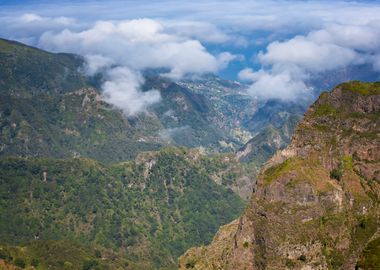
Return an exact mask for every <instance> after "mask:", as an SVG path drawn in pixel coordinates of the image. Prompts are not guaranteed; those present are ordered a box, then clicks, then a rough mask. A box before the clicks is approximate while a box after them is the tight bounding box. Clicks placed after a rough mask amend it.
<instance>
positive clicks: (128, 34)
mask: <svg viewBox="0 0 380 270" xmlns="http://www.w3.org/2000/svg"><path fill="white" fill-rule="evenodd" d="M29 16H32V15H29ZM35 16H37V15H35ZM41 20H43V18H41ZM172 32H173V31H172V29H167V28H166V26H165V25H164V24H162V23H160V22H158V21H155V20H152V19H137V20H126V21H117V22H112V21H98V22H96V23H95V24H94V25H93V26H92V27H90V28H88V29H85V30H80V31H75V30H71V29H68V28H65V29H64V30H62V31H58V32H56V31H46V32H44V33H43V34H41V36H40V38H39V40H38V44H37V45H38V46H39V47H41V48H44V49H47V50H50V51H56V52H62V51H64V52H72V53H77V54H81V55H84V56H85V59H86V60H87V61H86V66H85V70H86V71H87V73H88V74H89V75H94V74H96V73H98V72H103V73H104V74H105V78H106V80H107V81H106V82H105V83H104V84H103V87H102V88H103V90H104V95H105V97H106V101H108V102H109V103H111V104H113V105H115V106H116V107H117V108H120V109H122V110H123V111H124V112H125V113H126V114H127V115H134V114H137V113H139V112H141V111H144V110H145V109H146V108H147V107H148V106H149V105H152V104H154V103H156V102H158V101H159V100H160V94H159V92H158V91H157V90H150V91H146V92H142V91H141V90H140V87H141V85H142V84H143V82H144V81H143V79H142V76H141V74H140V72H141V71H142V70H144V69H148V68H149V69H158V68H165V69H166V70H169V72H168V73H166V74H163V75H164V76H167V77H170V78H172V79H180V78H182V77H184V76H186V75H188V74H203V73H215V72H217V71H218V70H219V69H221V68H225V67H226V66H227V65H228V63H229V62H230V61H232V60H234V59H235V58H236V56H234V55H232V54H231V53H228V52H223V53H220V54H218V55H212V54H211V53H209V52H208V51H207V49H206V48H205V47H204V46H203V45H202V44H201V43H200V42H199V41H198V40H195V39H191V38H188V37H187V36H183V35H179V34H174V33H172ZM214 38H217V37H214ZM115 67H116V68H115Z"/></svg>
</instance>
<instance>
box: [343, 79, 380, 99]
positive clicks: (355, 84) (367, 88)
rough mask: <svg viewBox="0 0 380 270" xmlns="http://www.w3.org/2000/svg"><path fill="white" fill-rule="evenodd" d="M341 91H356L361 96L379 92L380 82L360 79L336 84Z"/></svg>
mask: <svg viewBox="0 0 380 270" xmlns="http://www.w3.org/2000/svg"><path fill="white" fill-rule="evenodd" d="M338 87H340V88H342V90H343V91H350V92H353V93H358V94H361V95H363V96H371V95H378V94H380V82H374V83H367V82H360V81H351V82H346V83H342V84H340V85H338Z"/></svg>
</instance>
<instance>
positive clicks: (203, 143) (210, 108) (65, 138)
mask: <svg viewBox="0 0 380 270" xmlns="http://www.w3.org/2000/svg"><path fill="white" fill-rule="evenodd" d="M83 64H84V60H83V59H82V58H81V57H80V56H76V55H71V54H53V53H49V52H45V51H42V50H39V49H36V48H33V47H29V46H26V45H23V44H20V43H17V42H13V41H8V40H4V39H0V78H1V79H0V97H1V98H0V141H1V145H0V156H13V155H15V156H19V157H46V156H49V157H57V158H71V157H76V156H82V157H86V158H93V159H96V160H99V161H101V162H105V163H113V162H120V161H124V160H127V159H133V158H135V157H136V156H137V154H138V153H139V152H141V151H150V150H158V149H159V148H160V147H162V146H165V145H169V144H174V145H179V146H186V147H203V148H205V149H206V150H207V151H209V152H219V151H222V152H225V151H232V150H234V149H237V148H239V147H241V146H242V145H243V143H245V142H246V141H247V140H248V138H249V134H245V135H244V136H245V137H244V136H243V137H244V138H242V136H240V135H235V134H236V132H235V131H233V130H236V129H238V125H237V124H236V123H235V124H234V125H232V124H231V125H229V126H228V127H226V126H223V125H221V123H222V122H229V123H231V122H236V121H235V120H234V119H235V118H234V115H235V112H236V111H237V110H238V105H230V107H234V111H233V112H230V111H228V113H227V112H222V111H221V110H222V109H223V108H224V107H225V106H224V105H226V104H228V99H229V98H235V99H239V98H242V99H244V100H245V103H246V104H248V103H249V101H248V97H247V96H246V95H243V94H238V93H237V92H236V91H235V90H231V89H233V88H234V87H236V86H237V84H236V83H235V84H232V83H228V82H226V81H222V80H220V79H217V78H215V77H214V78H213V79H212V80H211V79H206V81H207V80H208V83H206V82H205V81H204V80H203V82H202V83H203V84H204V85H206V84H207V89H205V91H195V90H194V87H193V86H194V85H195V82H192V83H190V82H188V83H186V84H184V83H180V82H178V83H176V82H173V81H171V80H169V79H165V78H163V77H160V76H158V75H157V74H154V73H150V74H149V73H147V74H146V75H145V84H144V85H143V87H142V90H143V91H146V90H150V89H152V88H155V89H157V90H159V91H160V93H161V96H162V101H161V102H160V103H158V104H156V105H155V106H152V107H151V108H149V109H148V111H147V112H145V113H141V114H139V115H137V116H134V117H126V116H125V115H124V114H123V113H122V112H121V111H120V110H117V109H115V108H113V107H112V105H110V104H107V103H106V102H104V101H103V99H102V96H101V92H100V90H99V86H100V85H101V84H102V82H103V80H104V79H103V78H102V76H101V75H99V76H95V77H88V76H86V75H85V74H84V73H83V71H82V70H83ZM197 85H198V84H197ZM222 87H223V91H224V92H225V94H224V95H223V97H222V98H220V102H219V101H218V102H217V101H215V100H212V97H211V96H210V95H208V94H207V91H211V92H216V91H219V90H220V89H221V88H222ZM240 88H241V86H240ZM230 90H231V91H232V92H233V95H230V93H229V91H230ZM234 91H235V92H234ZM221 102H223V106H222V105H218V106H217V107H215V106H214V105H215V104H219V103H221ZM232 103H233V102H231V104H232ZM250 106H251V107H249V106H248V109H249V110H253V109H254V104H251V105H250ZM219 109H220V112H219V111H218V110H219ZM219 114H223V115H225V117H224V118H223V119H221V121H219V122H216V121H213V119H217V118H218V117H217V115H219ZM241 133H242V132H241ZM242 134H243V133H242ZM239 136H240V137H239ZM94 146H95V147H94Z"/></svg>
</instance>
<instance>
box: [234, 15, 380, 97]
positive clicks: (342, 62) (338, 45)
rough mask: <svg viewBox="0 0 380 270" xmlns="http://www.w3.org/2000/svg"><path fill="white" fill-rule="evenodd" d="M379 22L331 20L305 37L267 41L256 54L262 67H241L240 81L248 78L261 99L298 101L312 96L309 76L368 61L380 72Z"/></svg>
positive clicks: (256, 94) (254, 91)
mask: <svg viewBox="0 0 380 270" xmlns="http://www.w3.org/2000/svg"><path fill="white" fill-rule="evenodd" d="M379 55H380V24H379V22H378V21H371V22H369V23H368V24H366V25H360V26H358V25H341V24H335V23H331V24H328V25H327V26H326V27H325V28H323V29H319V30H314V31H311V32H309V33H308V34H307V35H304V36H301V35H299V36H296V37H293V38H291V39H288V40H285V41H281V42H280V41H274V42H272V43H270V44H269V45H268V46H267V47H266V50H265V51H261V52H260V53H258V54H257V55H256V57H255V60H256V61H257V62H258V63H260V66H261V68H260V69H259V70H257V71H252V70H251V69H244V70H242V71H241V72H240V73H239V78H241V79H242V80H247V81H251V82H252V84H251V86H250V87H249V89H248V92H249V93H250V94H251V95H252V96H255V97H258V98H262V99H272V98H275V99H281V100H283V101H297V100H300V99H307V98H311V97H312V95H311V94H312V93H311V89H312V88H311V87H310V86H308V85H307V82H308V79H309V78H310V77H312V76H317V75H318V74H321V73H325V72H329V71H334V70H338V69H341V68H345V67H349V66H355V65H362V64H369V65H372V66H373V69H375V70H378V71H380V65H379V64H380V62H379V59H380V58H379Z"/></svg>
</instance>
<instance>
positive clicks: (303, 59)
mask: <svg viewBox="0 0 380 270" xmlns="http://www.w3.org/2000/svg"><path fill="white" fill-rule="evenodd" d="M357 57H358V56H357V53H356V52H355V51H354V50H352V49H349V48H345V47H340V46H337V45H335V44H331V43H316V42H313V41H311V40H308V39H307V38H305V37H301V36H297V37H295V38H293V39H290V40H288V41H285V42H278V41H276V42H273V43H271V44H269V46H268V47H267V49H266V52H265V53H262V52H261V53H260V54H259V55H258V60H259V61H260V62H261V63H262V64H264V65H289V66H292V65H295V66H298V67H301V68H302V69H304V70H307V71H324V70H332V69H336V68H339V67H343V66H347V65H349V64H351V63H353V62H354V61H355V60H356V58H357Z"/></svg>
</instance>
